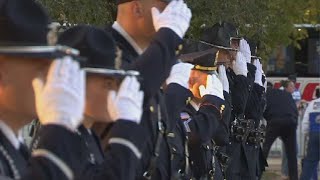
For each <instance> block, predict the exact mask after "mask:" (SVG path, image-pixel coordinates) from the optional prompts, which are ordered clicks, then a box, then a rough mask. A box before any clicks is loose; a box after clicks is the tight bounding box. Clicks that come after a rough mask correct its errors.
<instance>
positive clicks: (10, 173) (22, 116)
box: [0, 0, 85, 180]
mask: <svg viewBox="0 0 320 180" xmlns="http://www.w3.org/2000/svg"><path fill="white" fill-rule="evenodd" d="M0 9H1V20H0V21H1V28H0V64H1V67H0V76H1V80H0V81H1V85H0V89H1V95H0V102H1V103H0V104H1V105H0V111H1V117H0V119H1V120H0V178H1V179H4V178H5V177H7V178H13V179H46V180H48V179H59V180H61V179H73V177H74V176H75V174H76V173H79V170H82V169H83V166H82V165H83V162H82V160H81V159H79V157H81V151H82V150H83V149H82V148H81V141H80V138H79V137H78V136H77V135H76V134H75V133H74V130H75V129H76V127H77V126H78V125H79V124H80V123H81V119H82V114H83V107H84V94H85V93H84V92H85V89H84V82H85V77H84V72H83V71H81V70H80V69H79V63H78V62H76V61H74V60H73V58H71V57H70V56H73V55H77V54H78V51H76V50H74V49H71V48H67V47H62V46H55V45H53V43H54V41H55V40H56V38H55V36H54V33H53V34H50V33H49V32H51V31H48V30H49V28H48V24H49V21H48V17H47V15H46V13H45V12H44V11H43V9H42V8H41V7H40V6H39V5H38V4H36V3H35V2H34V1H31V0H24V1H18V0H2V1H0ZM48 37H50V38H48ZM49 45H51V46H49ZM54 59H55V60H54ZM48 69H49V70H48ZM45 80H46V81H45ZM32 87H33V89H32ZM22 91H23V93H21V92H22ZM37 117H38V118H39V120H40V122H41V124H42V125H43V129H42V131H40V132H39V134H38V135H37V137H36V138H37V139H38V145H39V149H38V150H36V151H34V152H33V153H32V155H30V154H29V152H28V150H27V149H26V148H25V146H24V145H23V144H22V143H21V142H20V141H19V140H18V138H17V136H16V135H17V134H18V131H19V129H20V128H22V126H24V125H26V124H27V123H29V122H31V121H32V120H33V119H35V118H37Z"/></svg>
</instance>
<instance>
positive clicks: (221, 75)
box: [219, 65, 229, 93]
mask: <svg viewBox="0 0 320 180" xmlns="http://www.w3.org/2000/svg"><path fill="white" fill-rule="evenodd" d="M219 79H220V81H221V83H222V86H223V90H224V91H226V92H228V93H229V81H228V78H227V73H226V68H225V67H224V66H223V65H220V66H219Z"/></svg>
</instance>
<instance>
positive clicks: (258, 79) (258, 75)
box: [253, 59, 263, 87]
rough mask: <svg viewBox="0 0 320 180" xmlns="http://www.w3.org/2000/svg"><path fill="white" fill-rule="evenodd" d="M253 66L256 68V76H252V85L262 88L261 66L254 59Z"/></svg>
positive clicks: (257, 60)
mask: <svg viewBox="0 0 320 180" xmlns="http://www.w3.org/2000/svg"><path fill="white" fill-rule="evenodd" d="M253 65H254V66H255V67H256V68H257V70H256V74H255V76H254V83H256V84H259V86H262V87H263V85H262V65H261V63H260V61H259V59H255V60H254V61H253Z"/></svg>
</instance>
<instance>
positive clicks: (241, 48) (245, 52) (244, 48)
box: [239, 39, 251, 63]
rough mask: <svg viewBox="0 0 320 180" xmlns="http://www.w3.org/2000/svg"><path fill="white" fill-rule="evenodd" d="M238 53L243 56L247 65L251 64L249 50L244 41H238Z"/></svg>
mask: <svg viewBox="0 0 320 180" xmlns="http://www.w3.org/2000/svg"><path fill="white" fill-rule="evenodd" d="M239 51H240V52H241V53H242V54H243V56H244V57H245V59H246V62H247V63H251V50H250V46H249V44H248V42H247V41H246V40H245V39H241V40H240V45H239Z"/></svg>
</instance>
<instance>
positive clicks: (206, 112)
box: [165, 50, 225, 179]
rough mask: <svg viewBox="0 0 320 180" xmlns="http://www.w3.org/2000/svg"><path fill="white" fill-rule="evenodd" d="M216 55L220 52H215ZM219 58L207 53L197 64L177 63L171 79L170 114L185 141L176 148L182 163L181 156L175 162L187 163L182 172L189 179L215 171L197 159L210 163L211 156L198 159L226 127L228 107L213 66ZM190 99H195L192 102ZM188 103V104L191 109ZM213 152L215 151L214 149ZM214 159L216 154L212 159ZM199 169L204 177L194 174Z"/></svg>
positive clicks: (168, 99)
mask: <svg viewBox="0 0 320 180" xmlns="http://www.w3.org/2000/svg"><path fill="white" fill-rule="evenodd" d="M215 52H217V51H216V50H215ZM215 57H216V55H215V53H214V52H213V53H209V54H208V53H207V54H205V55H201V56H199V57H198V58H196V59H195V60H194V61H193V62H192V63H194V64H195V65H190V64H188V63H179V64H176V65H175V66H174V67H173V68H172V71H171V74H170V76H169V78H168V79H167V84H168V87H167V89H166V91H165V92H166V100H167V102H170V103H169V104H168V106H167V107H168V110H169V112H170V113H169V114H174V115H175V116H174V117H176V118H177V117H178V124H177V126H178V128H177V129H178V130H179V131H178V133H176V134H177V135H180V139H183V140H182V141H181V142H182V143H180V144H177V143H176V145H175V147H176V149H177V152H178V154H179V155H180V161H179V157H178V158H177V159H176V160H174V162H183V163H184V165H183V166H182V167H183V168H182V171H183V174H184V175H185V178H186V179H191V178H196V179H199V178H202V177H201V176H202V175H203V176H208V174H209V171H210V170H212V169H213V168H214V167H212V165H210V168H209V166H207V165H208V164H199V163H197V162H198V161H197V160H198V159H200V160H201V161H205V163H207V162H208V161H209V160H208V161H207V159H206V158H207V157H204V158H202V157H199V158H198V156H199V155H200V154H199V152H201V149H202V148H204V147H206V146H205V145H203V146H204V147H203V146H201V144H205V143H207V144H211V139H212V138H213V137H216V136H217V134H218V129H219V128H224V125H223V122H222V114H223V112H224V110H225V104H224V97H223V89H222V84H221V82H220V81H219V79H218V77H217V76H216V75H215V74H213V72H214V71H215V70H216V67H210V66H213V63H214V61H213V63H211V61H212V58H215ZM181 58H183V56H181ZM186 64H188V65H186ZM191 68H192V70H191ZM189 76H190V79H189V78H188V77H189ZM207 77H208V78H207ZM177 84H178V85H180V86H177ZM204 85H206V86H204ZM191 92H192V93H191ZM188 97H193V98H192V100H191V101H190V102H189V101H188ZM186 102H188V105H187V106H186V104H185V103H186ZM172 112H173V113H172ZM169 143H170V141H169ZM189 147H190V153H189ZM183 149H184V151H183ZM194 149H197V150H198V152H196V153H194V152H195V151H194ZM211 150H213V149H212V148H211ZM205 151H208V150H207V149H206V150H205ZM204 153H206V152H204ZM210 154H211V153H210ZM208 157H209V156H208ZM212 157H213V154H212V156H210V157H209V158H212ZM210 163H212V161H210ZM206 167H208V168H206ZM195 168H197V170H199V169H201V170H202V171H204V173H203V174H200V173H199V172H198V171H194V169H195ZM203 168H205V169H203ZM191 170H192V171H191ZM212 175H213V174H212Z"/></svg>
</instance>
